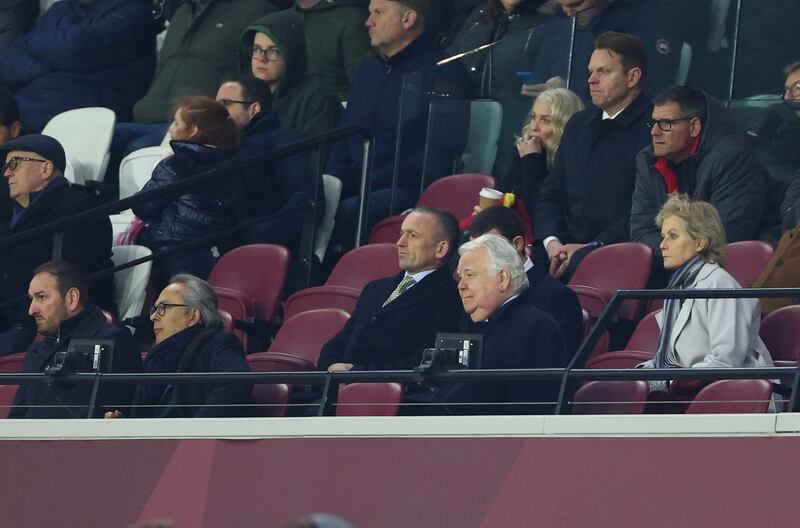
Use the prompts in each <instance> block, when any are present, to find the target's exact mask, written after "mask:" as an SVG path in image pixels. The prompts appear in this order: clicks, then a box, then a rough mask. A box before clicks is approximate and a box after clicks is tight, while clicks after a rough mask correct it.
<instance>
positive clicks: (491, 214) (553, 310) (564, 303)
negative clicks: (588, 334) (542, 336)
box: [469, 205, 583, 359]
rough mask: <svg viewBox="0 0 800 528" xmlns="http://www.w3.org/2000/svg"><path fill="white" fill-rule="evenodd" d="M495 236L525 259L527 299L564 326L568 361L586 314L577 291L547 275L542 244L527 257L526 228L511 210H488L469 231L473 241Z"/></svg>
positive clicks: (576, 348)
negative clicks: (503, 240)
mask: <svg viewBox="0 0 800 528" xmlns="http://www.w3.org/2000/svg"><path fill="white" fill-rule="evenodd" d="M486 233H492V234H495V235H500V236H502V237H504V238H505V239H506V240H508V241H509V242H511V245H512V246H514V249H515V250H516V251H517V254H519V258H520V259H521V260H522V265H523V268H524V269H525V274H526V275H527V277H528V283H529V287H528V291H527V294H526V296H525V297H526V298H527V299H528V300H529V301H530V302H531V303H532V304H533V305H534V306H535V307H536V308H538V309H540V310H541V311H543V312H545V313H546V314H548V315H550V316H552V317H553V319H555V320H556V322H557V323H558V325H559V326H560V327H561V333H562V334H563V335H564V342H565V344H566V354H567V359H569V358H571V357H572V356H573V354H575V351H576V350H578V344H579V343H580V337H581V324H582V322H583V313H582V312H581V305H580V302H579V301H578V296H577V295H576V294H575V292H574V291H572V290H571V289H569V288H568V287H567V286H565V285H564V284H562V283H561V282H560V281H558V280H556V279H554V278H553V277H551V276H550V275H549V274H548V273H547V267H548V262H547V254H546V252H545V250H544V247H543V246H542V245H541V244H535V245H534V247H533V248H532V250H531V251H532V253H531V255H532V256H533V260H531V258H530V257H528V256H527V255H526V254H525V227H524V224H523V223H522V219H521V218H520V217H519V215H518V214H517V213H516V212H515V211H514V210H513V209H509V208H508V207H503V206H502V205H496V206H493V207H487V208H486V209H484V210H483V211H481V212H480V214H478V215H477V216H475V217H474V218H473V220H472V225H471V226H470V228H469V237H470V240H473V239H475V238H478V237H479V236H481V235H483V234H486Z"/></svg>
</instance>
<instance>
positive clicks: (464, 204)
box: [369, 173, 495, 244]
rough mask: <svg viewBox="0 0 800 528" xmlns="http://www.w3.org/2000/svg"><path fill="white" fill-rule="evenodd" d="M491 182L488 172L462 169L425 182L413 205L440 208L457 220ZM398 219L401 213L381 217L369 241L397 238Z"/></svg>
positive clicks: (470, 208) (389, 240) (476, 202)
mask: <svg viewBox="0 0 800 528" xmlns="http://www.w3.org/2000/svg"><path fill="white" fill-rule="evenodd" d="M494 185H495V180H494V177H493V176H490V175H488V174H478V173H464V174H453V175H452V176H445V177H444V178H440V179H438V180H436V181H434V182H432V183H431V184H430V185H428V187H427V188H426V189H425V190H424V191H423V192H422V196H420V198H419V201H418V202H417V205H424V206H427V207H436V208H437V209H444V210H445V211H447V212H449V213H450V214H452V215H453V216H455V217H456V218H457V219H459V220H460V219H462V218H466V217H467V216H469V215H471V214H472V209H473V207H475V206H476V205H477V204H478V193H479V192H480V191H481V189H482V188H483V187H491V188H494ZM402 223H403V216H402V215H395V216H390V217H388V218H384V219H383V220H381V221H380V222H378V223H377V224H376V225H375V227H373V229H372V233H371V234H370V237H369V243H370V244H373V243H385V242H396V241H397V239H398V238H400V226H401V225H402Z"/></svg>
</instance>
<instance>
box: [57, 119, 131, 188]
mask: <svg viewBox="0 0 800 528" xmlns="http://www.w3.org/2000/svg"><path fill="white" fill-rule="evenodd" d="M116 121H117V116H116V114H115V113H114V111H113V110H110V109H108V108H102V107H88V108H76V109H74V110H67V111H66V112H62V113H60V114H58V115H56V116H54V117H53V118H52V119H51V120H50V121H48V123H47V124H46V125H45V127H44V129H43V130H42V134H44V135H46V136H50V137H53V138H55V139H57V140H58V141H59V143H61V146H62V147H64V152H65V153H66V154H67V160H68V167H67V170H66V171H65V176H67V179H68V180H70V181H72V182H73V183H78V184H83V183H84V182H87V181H96V182H101V181H103V177H104V176H105V172H106V166H108V159H109V148H110V147H111V137H112V136H113V134H114V125H115V124H116Z"/></svg>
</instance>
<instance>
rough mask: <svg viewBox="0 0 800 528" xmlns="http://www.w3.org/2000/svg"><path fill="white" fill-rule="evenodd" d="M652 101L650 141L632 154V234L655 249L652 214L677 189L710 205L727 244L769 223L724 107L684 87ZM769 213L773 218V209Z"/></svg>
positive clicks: (757, 176)
mask: <svg viewBox="0 0 800 528" xmlns="http://www.w3.org/2000/svg"><path fill="white" fill-rule="evenodd" d="M653 104H654V108H653V114H652V119H651V120H650V121H649V122H648V125H649V126H650V136H651V139H652V142H651V145H650V146H648V147H647V148H646V149H644V150H643V151H642V152H640V153H639V155H638V156H637V159H636V188H635V191H634V193H633V205H632V208H631V239H632V240H633V241H636V242H643V243H645V244H647V245H649V246H650V247H652V248H653V251H654V252H655V253H656V254H658V255H660V254H661V249H660V248H659V244H660V242H661V235H660V233H659V230H658V228H657V226H656V224H655V217H656V214H657V213H658V211H659V209H660V208H661V206H662V205H663V204H664V202H666V201H667V195H669V194H672V193H676V192H677V193H685V194H688V195H689V196H691V197H694V198H696V199H698V200H703V201H707V202H710V203H711V204H712V205H714V207H716V208H717V210H718V211H719V214H720V217H721V218H722V223H723V225H724V226H725V232H726V233H727V235H728V242H736V241H738V240H752V239H755V238H758V237H759V234H760V233H761V231H762V230H763V229H765V228H766V227H767V224H769V223H770V222H771V220H770V219H768V218H765V217H766V216H767V215H766V214H765V213H766V212H767V211H766V208H765V200H766V194H765V192H766V191H765V182H764V170H763V168H762V166H761V164H760V163H759V162H758V160H757V159H756V157H755V155H754V154H753V151H752V149H751V147H750V145H748V144H747V143H746V142H744V141H743V140H742V139H741V136H740V135H739V133H738V129H737V127H736V125H735V123H734V122H733V121H732V120H731V118H730V116H729V114H728V112H727V111H726V110H725V109H724V108H723V107H722V105H721V104H720V103H719V102H718V101H716V100H715V99H713V98H712V97H710V96H708V95H706V94H704V93H703V92H700V91H698V90H695V89H694V88H691V87H689V86H673V87H671V88H668V89H667V90H665V91H664V92H662V93H661V94H659V95H658V96H657V97H656V98H655V99H654V100H653ZM770 212H774V213H775V215H774V216H775V220H776V221H775V223H777V207H776V208H775V210H774V211H770ZM655 260H656V261H660V260H661V259H660V258H658V259H655Z"/></svg>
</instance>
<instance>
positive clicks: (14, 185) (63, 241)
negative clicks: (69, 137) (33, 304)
mask: <svg viewBox="0 0 800 528" xmlns="http://www.w3.org/2000/svg"><path fill="white" fill-rule="evenodd" d="M0 154H1V155H2V156H3V158H2V159H3V160H4V161H5V166H4V167H3V178H4V180H5V182H3V183H0V185H7V189H8V194H9V196H10V197H11V199H12V200H14V202H15V203H14V209H13V212H12V217H11V221H10V222H9V224H8V234H9V235H11V236H13V235H17V234H20V233H24V232H26V231H30V230H32V229H35V228H38V227H41V226H44V225H47V224H50V223H51V222H55V221H58V220H62V219H65V218H68V217H70V216H73V215H75V214H77V213H81V212H84V211H86V210H88V209H91V208H92V207H94V205H95V203H94V199H93V197H92V196H91V195H89V194H87V193H84V192H81V191H79V190H77V189H74V188H72V187H70V184H69V182H68V181H67V179H66V178H64V167H65V166H66V156H65V154H64V149H63V148H62V147H61V144H60V143H59V142H58V141H56V140H55V139H53V138H51V137H49V136H42V135H38V134H34V135H29V136H22V137H19V138H17V139H15V140H13V141H10V142H8V143H6V144H5V145H3V146H2V147H0ZM60 259H64V260H70V261H72V262H75V263H76V264H77V265H78V266H80V268H81V269H82V270H83V271H84V272H85V273H87V274H92V273H95V272H98V271H101V270H104V269H108V268H111V267H113V264H112V262H111V223H110V222H109V220H108V218H107V217H103V218H101V219H97V220H93V221H91V222H88V223H86V222H84V223H80V224H74V225H69V226H67V227H64V228H63V230H61V231H60V232H58V233H49V234H45V235H41V236H38V237H35V238H32V239H28V240H24V241H21V242H18V243H16V244H14V245H13V246H6V247H3V248H0V355H5V354H14V353H18V352H22V351H24V350H25V349H26V348H27V347H28V345H29V344H30V342H31V341H32V340H33V336H34V334H35V327H34V325H33V320H31V318H30V317H29V316H28V314H27V308H26V306H25V293H26V289H25V288H26V287H27V284H28V283H29V282H30V280H31V274H32V272H33V270H34V268H36V266H38V265H40V264H42V263H43V262H47V261H49V260H60ZM90 286H91V288H92V291H93V292H95V302H96V303H97V304H98V305H99V306H100V307H101V308H104V309H106V310H108V311H109V312H111V313H112V314H114V313H116V304H115V301H114V280H113V277H112V276H111V275H110V274H108V275H105V276H102V277H98V278H95V279H93V280H92V281H91V284H90Z"/></svg>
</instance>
